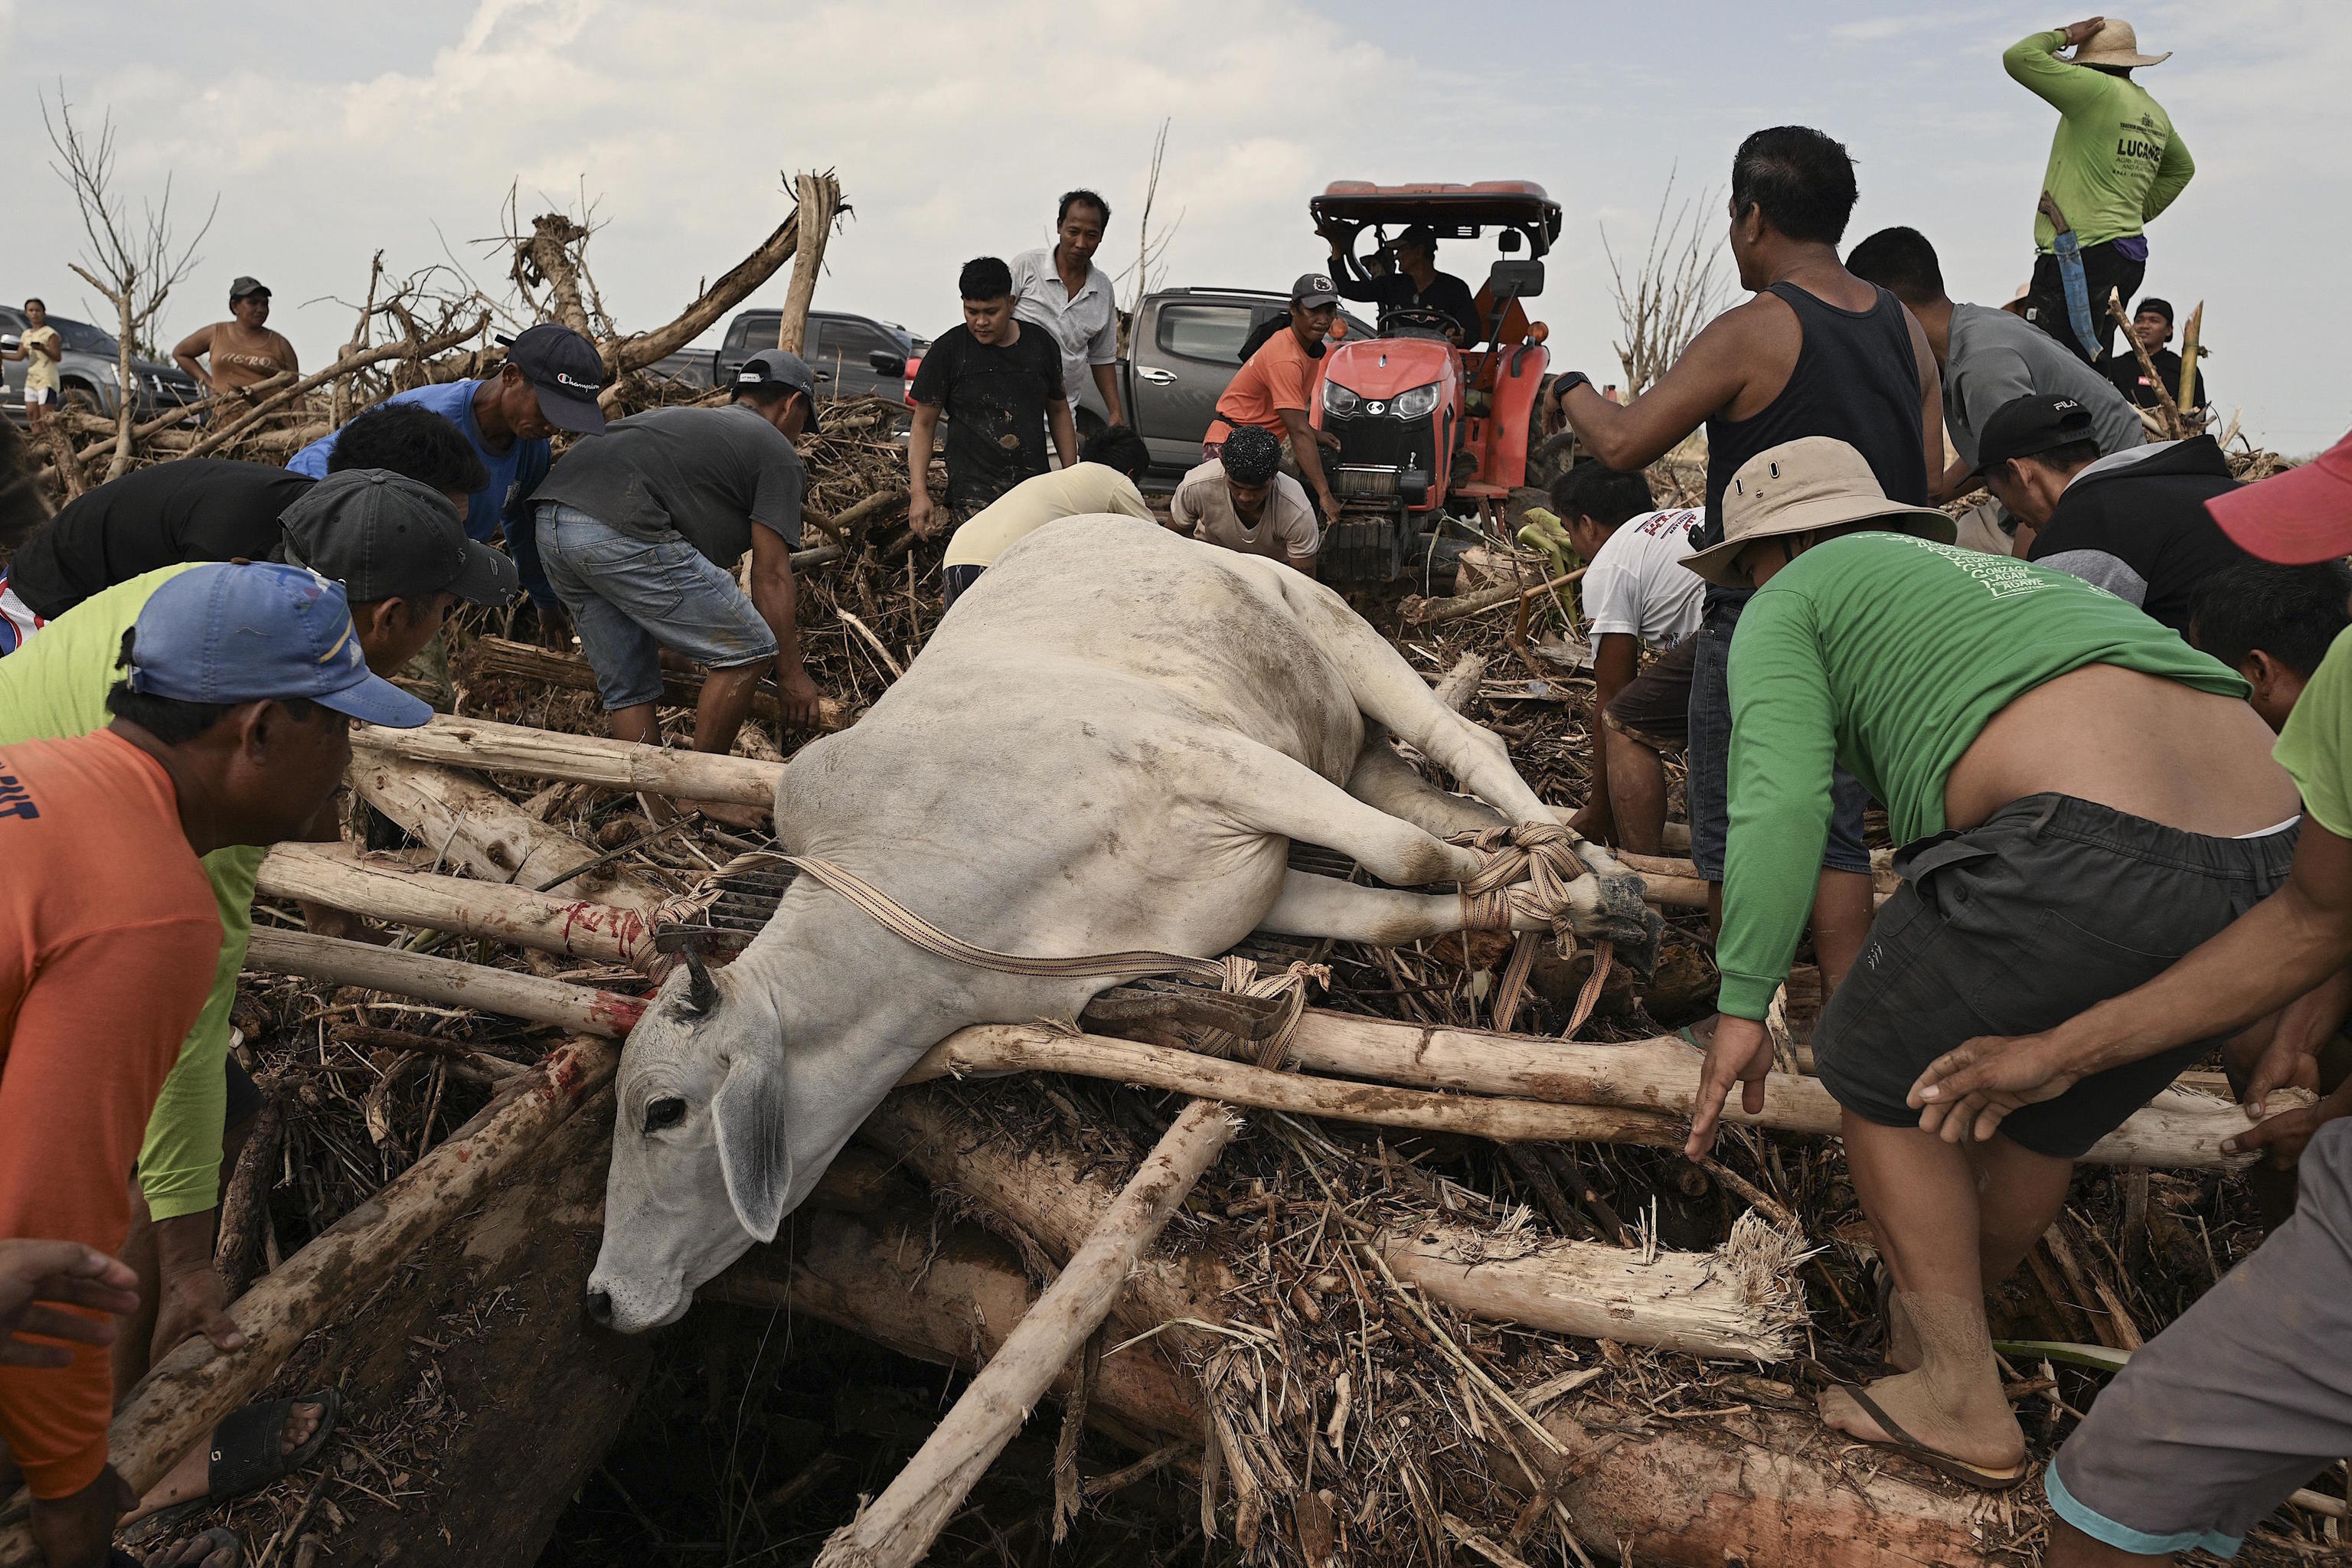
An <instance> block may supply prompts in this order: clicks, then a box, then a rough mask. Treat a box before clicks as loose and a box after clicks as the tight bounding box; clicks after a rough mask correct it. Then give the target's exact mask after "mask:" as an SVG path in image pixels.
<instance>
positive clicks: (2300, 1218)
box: [1911, 437, 2352, 1568]
mask: <svg viewBox="0 0 2352 1568" xmlns="http://www.w3.org/2000/svg"><path fill="white" fill-rule="evenodd" d="M2205 504H2206V507H2207V509H2208V510H2210V511H2211V512H2212V514H2213V518H2214V521H2217V522H2219V523H2220V524H2221V528H2222V531H2224V532H2226V533H2227V534H2229V536H2230V537H2231V540H2233V541H2234V542H2236V543H2237V544H2238V545H2239V546H2240V547H2241V548H2242V549H2244V550H2246V551H2247V552H2250V553H2252V554H2254V555H2257V556H2260V557H2262V558H2263V560H2266V561H2274V562H2278V563H2282V564H2286V565H2301V564H2305V563H2313V562H2319V561H2328V560H2334V559H2337V558H2340V557H2342V556H2343V555H2345V554H2346V553H2347V552H2352V437H2347V438H2346V439H2345V440H2344V441H2341V442H2339V443H2337V444H2336V447H2335V448H2334V449H2333V450H2331V451H2329V452H2327V453H2326V454H2325V455H2323V456H2321V457H2320V458H2316V459H2315V460H2314V461H2312V462H2309V463H2306V464H2305V465H2303V466H2302V467H2301V468H2294V469H2291V470H2289V471H2288V472H2286V473H2284V474H2281V475H2278V476H2277V477H2275V478H2273V479H2265V480H2263V482H2261V483H2260V484H2254V485H2248V486H2246V487H2244V488H2242V489H2237V490H2233V491H2231V492H2230V493H2229V494H2227V495H2221V496H2216V497H2214V498H2213V499H2212V500H2209V501H2207V502H2206V503H2205ZM2275 754H2276V756H2277V758H2278V761H2279V763H2280V765H2281V766H2283V767H2284V768H2285V769H2286V770H2287V772H2288V773H2292V774H2293V775H2294V781H2295V784H2297V785H2298V786H2299V787H2300V788H2301V790H2302V792H2303V804H2304V814H2305V823H2304V826H2303V834H2302V837H2301V839H2300V840H2299V841H2298V842H2297V844H2296V846H2295V852H2294V867H2293V869H2292V870H2291V872H2290V873H2289V875H2288V879H2287V881H2286V883H2285V885H2284V887H2282V888H2280V889H2279V890H2278V891H2277V892H2275V893H2273V894H2272V895H2271V896H2270V897H2269V898H2267V899H2265V900H2263V901H2262V902H2261V903H2260V904H2257V905H2256V906H2255V907H2254V908H2253V909H2252V910H2251V911H2250V912H2248V913H2247V914H2246V915H2245V916H2244V917H2243V918H2242V919H2241V920H2239V921H2236V922H2235V923H2234V924H2232V925H2231V926H2230V927H2228V928H2227V929H2226V930H2224V931H2221V934H2220V935H2218V936H2215V937H2214V938H2212V939H2211V940H2210V941H2209V942H2206V943H2205V944H2204V945H2203V946H2201V947H2199V948H2197V949H2195V950H2194V951H2192V952H2190V953H2189V955H2188V956H2187V957H2185V958H2183V959H2181V960H2180V961H2179V963H2175V964H2174V965H2173V966H2172V967H2171V968H2169V969H2168V970H2166V971H2165V972H2164V973H2162V974H2160V975H2158V977H2157V978H2156V979H2154V980H2151V981H2149V982H2148V983H2147V984H2145V985H2142V986H2140V987H2139V988H2138V989H2137V990H2136V991H2129V992H2126V993H2125V994H2123V995H2121V996H2117V997H2116V998H2114V999H2113V1000H2112V1001H2107V1002H2103V1003H2101V1004H2100V1005H2097V1006H2095V1007H2093V1008H2092V1009H2090V1010H2089V1011H2088V1012H2086V1013H2083V1014H2080V1015H2078V1016H2076V1017H2074V1018H2073V1019H2071V1020H2070V1021H2068V1022H2067V1023H2064V1024H2062V1025H2060V1026H2058V1027H2056V1028H2054V1029H2050V1030H2047V1031H2045V1032H2043V1033H2042V1034H2039V1035H2029V1036H2024V1037H2020V1038H2014V1039H1975V1040H1970V1041H1969V1042H1968V1043H1967V1044H1965V1045H1963V1046H1962V1047H1960V1048H1959V1049H1958V1050H1957V1051H1953V1052H1951V1053H1950V1054H1949V1055H1947V1056H1945V1057H1942V1058H1938V1059H1937V1061H1936V1062H1934V1063H1933V1064H1931V1065H1930V1066H1929V1067H1928V1068H1927V1071H1926V1072H1925V1073H1923V1074H1921V1075H1920V1078H1919V1081H1918V1082H1917V1084H1916V1085H1915V1086H1914V1087H1913V1089H1912V1091H1911V1103H1912V1104H1913V1105H1915V1106H1917V1107H1919V1108H1920V1118H1919V1124H1920V1125H1921V1126H1922V1127H1924V1128H1927V1129H1930V1130H1940V1131H1942V1133H1943V1136H1944V1137H1945V1138H1946V1139H1947V1140H1948V1141H1952V1142H1958V1141H1959V1140H1961V1139H1963V1138H1969V1137H1972V1136H1973V1137H1976V1138H1988V1137H1990V1136H1991V1135H1992V1133H1993V1132H1994V1131H1996V1130H1997V1129H1998V1128H1999V1126H2000V1121H2001V1119H2002V1118H2004V1117H2005V1116H2007V1115H2008V1114H2009V1113H2010V1112H2011V1110H2016V1109H2018V1108H2019V1107H2021V1106H2026V1105H2032V1104H2036V1103H2039V1102H2041V1101H2043V1100H2051V1099H2053V1098H2055V1097H2056V1096H2058V1095H2060V1094H2062V1093H2063V1092H2064V1091H2065V1090H2066V1089H2068V1088H2069V1087H2071V1086H2072V1085H2073V1084H2074V1083H2076V1082H2077V1081H2079V1080H2080V1079H2083V1078H2084V1077H2085V1076H2087V1075H2089V1074H2091V1073H2095V1072H2099V1071H2103V1070H2106V1069H2108V1068H2115V1067H2118V1066H2121V1065H2123V1064H2126V1063H2129V1062H2135V1061H2140V1060H2143V1059H2145V1058H2148V1057H2152V1056H2155V1055H2157V1054H2158V1053H2160V1052H2162V1051H2165V1050H2168V1049H2171V1048H2173V1047H2178V1046H2179V1045H2182V1044H2184V1043H2186V1042H2188V1041H2191V1040H2199V1039H2210V1038H2212V1037H2217V1036H2223V1035H2229V1034H2232V1033H2234V1032H2236V1031H2239V1030H2248V1031H2249V1032H2250V1033H2251V1034H2252V1036H2253V1037H2255V1038H2256V1039H2258V1040H2259V1039H2261V1038H2263V1037H2264V1031H2265V1030H2269V1029H2274V1025H2275V1016H2276V1015H2277V1013H2278V1012H2279V1010H2280V1009H2281V1008H2283V1007H2284V1006H2286V1005H2288V1004H2289V1003H2292V1002H2294V1001H2295V1000H2296V999H2297V998H2299V997H2301V996H2303V995H2304V994H2306V993H2307V992H2309V991H2310V990H2311V989H2312V988H2313V987H2314V986H2315V985H2318V984H2322V983H2324V982H2325V981H2326V980H2327V979H2328V977H2329V976H2331V975H2333V974H2334V973H2336V972H2337V971H2338V970H2340V969H2342V968H2343V967H2344V966H2345V965H2346V964H2347V963H2352V632H2346V633H2341V634H2339V635H2338V636H2337V637H2336V642H2335V645H2334V646H2333V647H2330V648H2329V650H2328V653H2327V657H2326V658H2325V659H2324V660H2322V661H2321V663H2320V666H2319V668H2318V670H2317V672H2316V673H2315V674H2314V675H2313V676H2312V678H2311V683H2310V685H2309V686H2308V687H2306V688H2305V691H2304V694H2303V699H2302V700H2301V701H2299V702H2297V703H2296V704H2295V707H2294V713H2293V714H2292V715H2290V716H2289V718H2288V719H2287V721H2286V727H2285V729H2284V731H2283V732H2282V733H2281V734H2280V736H2279V742H2278V749H2277V752H2276V753H2275ZM2311 1044H2312V1042H2309V1041H2308V1040H2306V1039H2305V1038H2303V1037H2301V1036H2294V1037H2290V1036H2287V1035H2285V1034H2284V1033H2280V1034H2277V1035H2276V1037H2274V1038H2273V1039H2272V1042H2271V1044H2270V1045H2269V1046H2268V1047H2267V1048H2265V1049H2264V1050H2263V1053H2262V1055H2261V1057H2260V1058H2259V1060H2258V1061H2257V1062H2256V1063H2255V1066H2254V1068H2253V1070H2252V1076H2251V1079H2250V1081H2249V1082H2248V1084H2247V1089H2246V1100H2247V1107H2246V1110H2247V1115H2248V1116H2249V1118H2257V1117H2260V1116H2261V1114H2262V1111H2263V1108H2264V1106H2263V1102H2264V1100H2266V1099H2267V1097H2268V1094H2269V1091H2270V1090H2272V1089H2280V1088H2284V1087H2288V1086H2299V1087H2304V1088H2310V1087H2312V1086H2313V1085H2314V1084H2315V1082H2316V1079H2317V1068H2316V1063H2315V1060H2314V1058H2313V1057H2312V1056H2311V1055H2310V1054H2309V1051H2310V1047H2311ZM2347 1114H2352V1086H2347V1087H2346V1088H2344V1089H2337V1090H2336V1092H2335V1093H2334V1094H2331V1095H2329V1096H2328V1097H2327V1098H2326V1099H2325V1100H2320V1101H2318V1102H2317V1103H2316V1104H2306V1105H2302V1106H2298V1107H2296V1108H2294V1109H2292V1110H2286V1111H2284V1113H2283V1114H2279V1115H2274V1116H2271V1117H2269V1118H2268V1119H2267V1120H2262V1121H2255V1123H2254V1125H2252V1126H2251V1127H2250V1128H2248V1130H2247V1131H2245V1132H2243V1133H2242V1134H2240V1135H2239V1136H2238V1137H2237V1138H2235V1139H2233V1140H2231V1142H2228V1143H2225V1144H2223V1145H2222V1147H2223V1149H2224V1151H2225V1152H2233V1153H2234V1152H2241V1151H2253V1150H2262V1151H2263V1152H2265V1154H2266V1155H2267V1156H2268V1158H2269V1159H2270V1160H2271V1161H2272V1162H2273V1163H2276V1164H2284V1163H2289V1162H2293V1163H2295V1167H2296V1170H2297V1173H2298V1176H2299V1180H2300V1184H2301V1196H2300V1200H2299V1202H2298V1204H2297V1206H2296V1209H2295V1213H2294V1217H2293V1218H2291V1219H2289V1220H2288V1221H2287V1222H2286V1223H2285V1224H2284V1225H2283V1226H2280V1227H2279V1228H2278V1229H2277V1230H2275V1231H2273V1233H2272V1234H2271V1237H2270V1239H2269V1240H2268V1241H2266V1242H2264V1243H2263V1246H2262V1247H2261V1249H2260V1250H2259V1251H2257V1252H2256V1253H2255V1254H2254V1255H2253V1256H2252V1258H2248V1259H2246V1261H2245V1262H2243V1263H2242V1264H2240V1265H2239V1266H2238V1268H2235V1269H2234V1270H2232V1271H2231V1274H2230V1276H2229V1277H2228V1278H2227V1279H2223V1280H2222V1281H2221V1283H2220V1284H2218V1285H2216V1286H2215V1287H2214V1288H2213V1289H2211V1290H2210V1291H2208V1292H2207V1293H2206V1295H2205V1298H2204V1299H2203V1300H2200V1301H2199V1302H2198V1303H2197V1305H2196V1306H2195V1307H2193V1308H2191V1309H2190V1310H2189V1311H2188V1312H2187V1313H2186V1314H2185V1315H2183V1316H2182V1317H2181V1319H2180V1320H2179V1321H2178V1322H2176V1323H2174V1324H2173V1325H2172V1327H2170V1328H2169V1329H2167V1330H2166V1331H2164V1332H2163V1333H2161V1334H2158V1336H2157V1337H2156V1338H2155V1339H2154V1340H2152V1341H2150V1342H2148V1344H2147V1346H2146V1348H2144V1349H2142V1350H2141V1351H2139V1352H2137V1354H2135V1355H2134V1356H2133V1358H2132V1361H2131V1364H2130V1365H2129V1366H2127V1367H2126V1368H2125V1369H2124V1371H2123V1372H2122V1373H2120V1374H2119V1375H2117V1377H2116V1380H2115V1382H2114V1383H2112V1384H2109V1385H2108V1387H2107V1390H2106V1392H2105V1394H2101V1395H2100V1396H2099V1399H2098V1402H2097V1404H2095V1405H2093V1406H2092V1409H2091V1414H2090V1416H2089V1418H2088V1419H2087V1420H2085V1421H2084V1423H2083V1425H2082V1426H2079V1427H2077V1428H2076V1429H2075V1431H2074V1436H2072V1437H2070V1438H2068V1439H2067V1441H2066V1445H2065V1447H2063V1448H2062V1449H2060V1450H2059V1453H2058V1458H2056V1459H2055V1460H2054V1461H2053V1463H2052V1464H2051V1467H2050V1469H2049V1471H2048V1472H2047V1474H2046V1475H2045V1477H2044V1479H2043V1483H2042V1484H2043V1486H2044V1487H2045V1488H2046V1489H2047V1490H2048V1492H2049V1495H2050V1503H2051V1506H2052V1507H2053V1509H2054V1510H2056V1511H2057V1513H2058V1517H2059V1522H2058V1524H2057V1525H2056V1526H2055V1527H2054V1529H2053V1536H2052V1539H2051V1543H2050V1552H2049V1555H2048V1556H2047V1557H2046V1558H2045V1559H2044V1560H2043V1561H2044V1562H2045V1563H2048V1564H2049V1565H2050V1568H2105V1565H2108V1564H2124V1563H2168V1562H2170V1561H2172V1560H2173V1557H2174V1554H2175V1553H2177V1552H2188V1551H2191V1550H2198V1549H2202V1550H2204V1551H2208V1552H2213V1553H2215V1554H2216V1555H2218V1556H2221V1557H2228V1556H2231V1555H2232V1554H2234V1553H2235V1552H2236V1551H2237V1549H2238V1545H2239V1543H2240V1542H2242V1541H2243V1540H2244V1539H2245V1536H2246V1534H2247V1532H2248V1531H2251V1530H2252V1528H2253V1527H2254V1526H2255V1525H2257V1524H2259V1523H2261V1522H2262V1521H2263V1520H2264V1519H2265V1518H2267V1517H2268V1516H2269V1514H2270V1513H2271V1510H2273V1509H2275V1508H2277V1507H2278V1505H2279V1504H2280V1503H2282V1502H2284V1501H2285V1500H2286V1499H2287V1496H2288V1494H2289V1493H2291V1492H2293V1491H2294V1489H2296V1488H2297V1487H2300V1486H2303V1485H2305V1483H2306V1482H2308V1481H2309V1480H2310V1479H2311V1478H2312V1477H2313V1476H2315V1475H2316V1474H2317V1473H2318V1472H2319V1471H2320V1470H2322V1469H2324V1468H2327V1467H2328V1466H2329V1465H2331V1464H2332V1463H2333V1462H2334V1461H2335V1460H2336V1459H2337V1458H2340V1457H2341V1456H2342V1455H2343V1454H2345V1453H2347V1452H2352V1364H2347V1362H2346V1361H2345V1358H2344V1356H2343V1354H2342V1350H2343V1346H2344V1345H2345V1343H2346V1342H2347V1339H2352V1120H2347Z"/></svg>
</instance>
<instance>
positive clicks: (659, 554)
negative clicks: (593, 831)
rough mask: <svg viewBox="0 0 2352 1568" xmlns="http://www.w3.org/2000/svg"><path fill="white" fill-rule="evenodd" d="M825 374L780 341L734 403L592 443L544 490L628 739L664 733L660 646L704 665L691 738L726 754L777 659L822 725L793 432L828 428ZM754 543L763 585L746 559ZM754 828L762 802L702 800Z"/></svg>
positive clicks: (612, 708)
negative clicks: (799, 614)
mask: <svg viewBox="0 0 2352 1568" xmlns="http://www.w3.org/2000/svg"><path fill="white" fill-rule="evenodd" d="M815 392H816V381H815V378H814V376H813V375H811V374H809V368H808V366H807V365H805V364H804V363H802V362H801V359H800V357H799V356H798V355H796V354H791V353H785V352H783V351H782V350H781V349H770V350H766V351H764V352H762V353H757V354H754V355H752V356H751V358H750V359H749V360H747V361H745V362H744V364H743V367H742V369H741V370H740V372H738V373H737V375H736V380H735V384H734V387H733V393H734V401H733V402H732V403H731V404H730V405H728V406H727V407H725V408H656V409H654V410H651V411H650V412H647V413H645V414H635V415H632V416H629V417H628V418H626V419H622V420H616V421H614V423H613V424H612V425H610V426H606V427H605V431H604V435H602V436H598V437H593V438H591V439H588V440H583V441H582V442H581V443H579V445H577V446H575V447H572V449H571V450H570V451H568V452H566V453H565V454H564V455H563V459H562V461H561V462H559V463H557V464H556V465H555V468H554V470H553V471H552V472H551V473H550V474H549V475H548V477H547V478H546V479H545V480H543V481H542V482H541V485H540V487H539V489H537V490H536V491H534V492H533V494H532V497H531V500H532V504H533V506H534V507H535V509H536V510H537V514H538V527H539V546H540V552H541V559H542V560H543V561H544V562H545V563H546V566H547V575H548V581H549V582H551V584H554V587H555V591H556V593H557V594H558V595H561V596H562V599H563V603H564V605H566V607H568V608H569V609H570V610H571V612H572V620H573V621H574V622H575V623H576V624H577V625H578V626H579V628H580V644H581V647H583V649H584V650H585V651H586V653H587V655H588V662H589V663H590V664H591V665H592V666H593V667H594V668H595V671H596V689H597V692H598V695H600V696H601V697H602V698H603V699H604V708H605V710H606V711H607V712H609V713H611V714H612V716H613V733H614V735H616V736H618V737H619V738H620V739H622V740H624V741H638V742H646V743H648V744H655V745H658V744H659V743H660V742H661V726H660V722H659V721H658V720H657V719H656V717H655V713H654V704H655V703H656V701H657V700H659V699H660V697H661V694H662V677H661V650H662V649H664V648H670V649H673V650H675V651H677V652H678V653H682V654H684V655H686V656H687V657H688V658H691V659H693V660H694V661H695V662H696V663H698V664H701V665H705V666H708V667H709V670H710V675H709V679H706V680H705V681H704V682H703V686H702V697H701V700H700V701H699V702H698V704H697V705H696V708H695V715H694V749H695V750H696V751H698V752H724V751H726V750H727V749H728V748H729V747H730V746H731V745H732V744H733V743H734V741H735V732H736V731H738V730H739V729H740V728H741V727H742V723H743V719H744V716H745V715H746V714H747V713H749V712H750V711H751V695H752V692H753V690H754V689H756V688H757V687H758V685H759V682H760V678H761V676H763V675H765V674H766V673H767V672H768V671H769V669H770V668H775V670H776V671H777V682H776V684H777V691H778V695H779V697H780V699H781V700H782V708H783V712H784V716H785V717H786V718H787V719H789V720H791V721H793V722H794V723H795V724H798V725H801V726H803V728H814V727H815V724H816V721H817V690H816V685H815V683H814V681H812V680H811V679H809V675H808V671H807V670H806V669H805V668H803V667H802V664H801V654H800V637H799V633H798V630H797V628H796V626H795V625H794V610H795V597H796V590H795V586H794V584H793V568H792V559H791V556H792V550H793V546H794V545H796V544H798V543H799V542H800V537H801V502H802V499H803V496H804V495H805V494H806V492H807V489H808V475H807V472H806V470H805V469H803V468H802V466H801V458H800V454H799V453H798V452H797V451H795V450H793V443H792V440H791V437H793V436H795V435H797V434H799V433H800V432H801V431H802V430H803V429H814V428H815V427H816V417H815V409H814V396H815ZM746 550H749V551H750V552H751V593H750V595H748V596H747V595H745V594H744V592H743V590H742V589H741V588H740V587H738V586H737V585H736V582H735V575H734V569H735V566H736V564H737V563H739V562H740V560H741V559H742V557H743V552H744V551H746ZM702 809H703V812H704V815H706V816H711V817H714V818H717V819H719V820H722V821H730V822H736V821H740V822H741V823H743V824H744V825H747V826H748V825H749V824H750V823H751V822H752V821H755V820H756V819H757V818H758V817H760V816H764V815H765V814H764V813H761V812H759V811H758V810H757V809H756V808H750V807H742V808H730V807H725V806H721V805H717V804H715V803H705V804H704V805H703V808H702Z"/></svg>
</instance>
